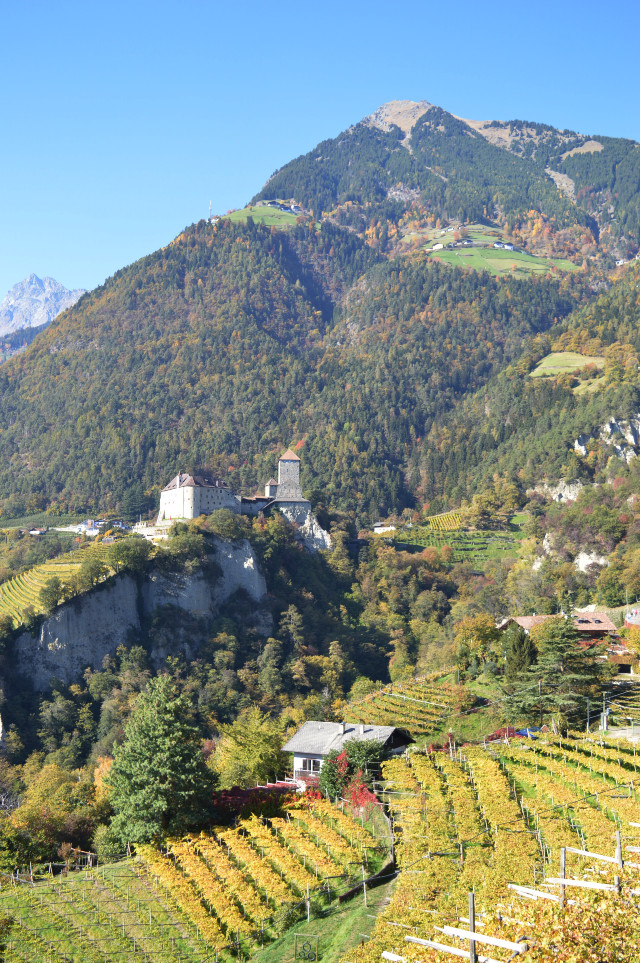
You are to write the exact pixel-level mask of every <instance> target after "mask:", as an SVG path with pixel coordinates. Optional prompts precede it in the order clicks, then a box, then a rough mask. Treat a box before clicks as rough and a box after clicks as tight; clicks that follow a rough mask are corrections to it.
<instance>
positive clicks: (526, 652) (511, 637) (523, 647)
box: [504, 623, 537, 685]
mask: <svg viewBox="0 0 640 963" xmlns="http://www.w3.org/2000/svg"><path fill="white" fill-rule="evenodd" d="M504 642H505V658H506V662H505V670H504V675H505V680H506V682H507V684H511V685H512V684H517V682H518V681H519V680H520V678H521V677H522V675H523V674H526V672H527V670H528V669H529V667H530V666H532V665H533V663H534V662H535V661H536V655H537V653H536V647H535V645H534V644H533V641H532V639H531V636H530V635H529V634H528V633H527V632H525V631H524V629H522V628H520V626H519V625H518V624H517V623H514V624H513V625H511V626H509V628H508V629H507V631H506V632H505V637H504Z"/></svg>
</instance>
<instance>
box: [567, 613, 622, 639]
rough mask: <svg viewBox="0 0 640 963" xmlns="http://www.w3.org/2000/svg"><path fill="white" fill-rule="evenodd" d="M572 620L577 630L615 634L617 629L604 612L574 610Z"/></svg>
mask: <svg viewBox="0 0 640 963" xmlns="http://www.w3.org/2000/svg"><path fill="white" fill-rule="evenodd" d="M573 621H574V624H575V627H576V628H577V629H578V631H579V632H613V633H614V634H616V633H617V631H618V630H617V629H616V627H615V625H614V624H613V622H612V621H611V619H610V618H609V616H608V615H606V614H605V613H604V612H575V613H574V615H573Z"/></svg>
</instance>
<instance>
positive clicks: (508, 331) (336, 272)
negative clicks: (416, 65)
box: [0, 102, 640, 522]
mask: <svg viewBox="0 0 640 963" xmlns="http://www.w3.org/2000/svg"><path fill="white" fill-rule="evenodd" d="M610 141H611V139H609V140H607V139H606V138H600V139H599V140H598V142H597V143H598V144H600V146H601V149H597V148H594V146H593V143H594V140H593V138H592V139H589V138H586V137H583V136H582V135H578V134H575V133H573V132H571V131H555V130H554V129H552V128H549V127H547V126H545V125H534V124H529V123H527V124H525V123H524V122H520V121H513V122H510V123H509V124H502V123H501V122H483V123H480V122H475V121H473V122H472V121H464V120H461V119H460V118H457V117H455V116H453V115H452V114H448V113H447V112H446V111H443V110H442V109H441V108H438V107H435V106H433V105H430V104H428V103H427V102H420V103H417V104H416V103H412V102H393V103H392V104H387V105H384V106H383V107H382V108H380V109H379V110H378V111H376V112H375V114H373V115H371V117H369V118H367V119H365V121H362V122H360V123H359V124H356V125H355V126H354V127H353V128H350V130H349V131H346V132H344V133H343V134H341V135H340V136H339V137H337V138H335V139H334V140H331V141H326V142H324V143H323V144H321V145H319V146H318V148H316V149H315V150H314V151H312V152H311V153H310V154H308V155H305V156H304V157H302V158H298V159H297V160H294V161H292V162H291V163H290V164H288V165H286V166H285V167H284V168H282V170H281V171H279V172H277V173H276V174H275V175H274V176H273V177H272V178H271V179H270V180H269V181H268V182H267V185H266V186H265V188H264V189H263V191H262V192H260V194H259V195H258V196H257V197H256V198H255V202H256V206H254V207H252V208H251V209H250V210H246V211H244V212H242V211H241V212H234V213H233V214H232V215H231V216H230V217H227V218H220V219H216V220H215V222H214V221H211V222H205V221H201V222H199V223H198V224H195V225H192V226H191V227H188V228H186V229H185V230H184V231H183V232H182V233H181V234H180V235H179V236H178V237H177V238H176V239H175V240H174V241H173V242H171V243H170V244H168V245H167V246H166V247H164V248H163V249H161V250H160V251H157V252H155V253H154V254H151V255H149V256H148V257H145V258H143V259H141V260H140V261H138V262H136V263H135V264H132V265H130V266H129V267H127V268H125V269H123V270H121V271H119V272H117V274H115V275H114V277H113V278H110V279H109V280H108V281H107V282H106V283H105V284H104V285H102V286H101V287H99V288H97V289H96V290H95V291H93V292H91V293H89V294H87V295H85V297H83V298H82V299H81V300H80V301H79V302H78V303H77V304H75V305H74V306H73V307H72V308H71V309H70V310H68V311H66V312H65V313H64V314H63V315H61V316H60V317H58V318H57V319H56V320H55V321H54V322H53V323H52V324H50V325H49V327H48V328H47V329H46V331H44V332H43V333H42V334H41V335H39V336H38V338H37V339H36V340H35V342H34V343H33V344H31V345H30V346H29V347H28V348H27V349H26V350H24V351H23V352H22V353H21V354H20V355H19V356H17V357H14V358H12V359H10V361H8V362H6V363H5V364H4V365H3V366H2V368H0V393H1V398H2V404H1V405H0V509H2V510H4V512H5V513H6V514H11V515H17V514H22V513H23V512H24V511H27V510H34V509H40V508H44V507H47V506H53V507H57V508H59V509H62V510H65V511H66V510H78V511H80V510H82V511H84V510H91V511H97V510H100V509H102V510H114V511H116V510H118V509H120V508H121V507H122V505H123V504H124V502H125V500H126V499H128V498H130V497H131V493H132V492H134V493H135V497H136V501H137V502H139V504H140V507H141V508H142V507H143V506H145V507H146V508H148V509H149V510H152V509H153V507H154V506H155V505H156V504H157V496H158V492H159V490H160V488H161V487H162V486H163V485H164V484H165V483H166V481H167V480H168V479H169V478H171V477H172V476H174V475H175V474H176V473H177V471H178V470H181V469H189V470H194V469H204V470H207V471H209V472H210V473H212V474H215V475H217V476H219V477H222V478H224V479H227V480H228V481H229V483H230V484H231V485H232V487H234V488H235V489H236V490H240V491H243V492H246V493H248V492H251V491H253V490H254V489H255V486H256V485H257V484H258V482H259V481H260V480H261V479H264V478H265V477H269V475H270V473H271V472H272V470H273V468H272V466H273V463H274V460H275V459H276V458H277V456H278V455H279V454H280V453H281V451H282V450H283V448H286V447H288V446H290V445H297V446H298V447H297V450H298V451H300V454H301V457H302V481H303V486H304V488H305V492H306V494H307V496H308V497H310V498H311V500H312V502H313V503H314V506H316V507H319V508H320V509H328V510H333V511H340V512H350V513H352V516H353V518H354V519H355V520H357V521H359V522H370V521H373V520H375V519H377V518H378V517H380V516H385V515H386V514H388V513H390V512H399V511H402V510H403V509H404V508H414V507H416V506H419V505H421V504H422V503H423V502H425V501H427V502H432V503H433V504H438V503H439V502H442V503H446V504H451V503H456V500H458V501H459V500H460V499H461V498H465V497H468V496H469V495H470V494H472V493H473V492H474V491H476V490H477V489H478V487H479V486H480V487H481V486H482V485H483V484H484V480H485V479H486V478H488V477H490V476H491V472H492V471H495V470H498V469H499V470H500V471H507V472H516V473H517V472H518V471H519V472H520V474H521V475H522V478H523V479H524V477H525V475H526V478H527V481H528V480H530V479H534V480H535V477H534V476H535V475H536V472H546V471H557V470H558V468H559V467H563V466H564V467H566V465H565V462H567V464H569V465H573V462H572V461H571V458H573V457H575V456H571V458H570V457H569V456H570V453H571V446H570V444H569V441H568V440H567V439H569V435H570V434H571V432H573V431H574V426H575V427H580V430H581V432H585V431H586V432H588V431H593V430H595V428H596V427H597V425H599V424H601V423H602V421H603V419H605V418H606V417H607V416H608V415H609V414H611V415H617V416H618V417H621V418H625V417H627V418H628V417H629V416H630V414H631V412H630V411H629V410H628V409H629V405H632V404H635V401H634V400H633V399H634V396H633V391H634V390H635V388H636V386H635V385H634V384H632V383H631V382H630V381H629V380H628V378H627V380H624V379H623V383H622V384H618V382H617V380H616V379H617V376H616V375H615V374H613V375H612V374H611V372H615V371H616V370H617V367H616V365H617V362H616V361H615V358H614V355H615V353H616V351H622V352H623V353H624V351H625V350H627V348H626V347H625V345H627V346H629V345H630V346H631V349H633V344H632V342H633V339H634V337H635V335H634V333H633V332H634V330H635V328H634V324H635V321H634V318H635V309H633V308H632V304H633V298H634V297H635V292H636V290H637V271H636V270H635V269H633V268H632V267H630V266H629V265H626V266H623V267H622V268H617V269H616V268H615V265H614V262H613V257H612V252H615V251H616V250H617V248H616V245H618V246H620V245H622V246H624V245H626V248H625V250H631V249H632V242H631V240H630V235H631V234H632V233H633V223H634V222H633V217H634V213H633V212H634V210H636V208H637V203H638V194H637V193H635V194H634V192H633V191H632V190H631V189H629V191H627V193H625V191H624V190H622V187H623V180H624V178H623V175H622V173H620V172H624V171H627V172H629V171H630V172H631V174H630V175H629V178H630V179H627V180H626V181H624V183H627V184H631V183H632V181H633V176H635V174H634V173H633V172H636V173H637V170H638V167H637V163H638V157H639V156H640V155H639V151H638V145H635V144H634V143H633V142H631V141H622V140H620V141H615V143H613V142H611V143H610ZM616 157H617V158H618V160H617V161H616V162H615V163H614V162H613V159H615V158H616ZM605 161H606V163H609V162H611V163H613V168H612V170H613V173H612V177H613V180H611V179H610V180H609V182H608V183H609V187H608V188H607V190H609V188H616V191H615V193H616V194H617V195H618V196H617V197H616V198H613V199H612V200H611V203H609V202H608V200H607V201H606V203H607V204H608V206H607V207H606V212H607V213H606V217H608V219H609V220H608V222H606V218H605V217H604V214H603V209H602V207H601V200H598V198H600V199H602V198H603V197H604V194H603V190H604V188H602V185H601V183H600V181H597V178H596V177H595V174H597V171H598V170H599V169H600V168H598V167H597V165H598V164H600V165H602V164H604V163H605ZM566 165H569V167H567V166H566ZM581 165H582V166H581ZM585 165H586V166H585ZM634 165H635V166H634ZM569 169H570V171H571V173H568V172H567V171H568V170H569ZM549 171H551V172H552V173H555V174H558V175H562V177H566V178H569V177H571V178H572V182H573V183H574V185H576V187H579V189H576V191H575V196H574V197H571V196H569V193H570V192H569V191H568V189H567V182H566V181H561V183H562V184H564V189H563V190H560V189H559V187H558V184H557V183H556V180H554V177H553V176H551V174H550V173H549ZM591 174H593V175H594V178H593V184H592V185H591V187H592V189H591V188H590V189H589V190H586V188H584V185H585V184H586V183H587V180H588V178H589V176H591ZM625 176H626V175H625ZM599 184H600V186H598V185H599ZM617 188H619V190H618V189H617ZM605 194H606V192H605ZM587 195H588V198H590V200H589V201H588V203H587V199H588V198H587ZM607 197H608V195H607ZM285 198H286V199H288V201H285V200H284V199H285ZM292 199H294V200H295V201H296V202H297V203H296V204H295V205H292ZM583 202H584V203H583ZM603 203H604V202H603ZM610 208H611V209H612V211H613V216H612V214H611V212H610V210H609V209H610ZM603 218H604V219H603ZM623 223H624V231H623V230H622V229H621V225H622V224H623ZM625 232H626V233H625ZM445 235H446V236H445ZM623 235H624V236H623ZM440 238H442V240H440ZM449 239H450V240H449ZM506 239H508V243H507V240H506ZM436 241H437V242H438V243H435V242H436ZM465 245H467V247H465ZM468 246H470V247H471V251H470V250H469V247H468ZM505 247H508V248H509V250H508V251H507V250H505ZM494 248H502V251H499V252H497V253H496V252H495V251H494ZM548 251H552V252H555V255H557V254H558V253H560V252H561V253H562V254H563V257H562V258H560V257H557V256H554V257H552V256H547V254H546V253H545V252H548ZM467 253H472V254H473V257H474V259H475V260H465V255H466V254H467ZM481 254H482V255H483V257H484V259H482V258H480V255H481ZM445 255H446V257H445ZM501 257H502V258H503V259H502V260H500V258H501ZM447 258H448V260H447ZM485 266H486V267H487V269H485ZM471 268H477V269H471ZM623 291H627V292H628V296H627V301H628V305H627V307H624V306H623V307H624V310H623V315H622V317H621V318H619V319H617V318H616V311H618V310H619V308H620V305H621V304H622V301H624V297H623V296H622V295H620V297H621V298H622V301H620V300H617V298H618V295H617V294H616V292H623ZM593 311H596V312H597V316H598V318H599V320H598V323H597V324H596V325H595V328H593V331H592V335H591V336H590V337H587V336H586V335H585V339H584V345H586V346H587V348H588V344H589V341H590V339H591V340H593V339H594V338H596V339H599V340H598V345H599V347H598V351H597V352H595V349H594V351H592V352H591V353H592V354H593V353H594V352H595V353H598V354H599V353H603V354H607V353H609V354H610V355H611V358H610V360H609V361H607V364H608V366H609V367H608V373H607V376H606V378H605V380H604V382H602V383H601V382H598V381H597V380H596V381H594V382H593V384H592V385H591V387H590V389H589V392H587V393H584V394H579V393H575V392H574V391H573V389H572V388H571V387H570V386H568V385H565V384H564V383H562V382H561V381H558V380H557V379H555V380H554V379H538V380H535V379H532V378H530V377H529V373H530V371H531V370H532V367H533V365H534V364H535V363H537V360H541V359H542V358H543V357H544V355H545V354H547V353H548V352H549V351H550V350H551V348H552V345H554V344H555V343H556V342H558V343H560V344H564V343H565V341H566V339H567V338H569V340H570V338H571V332H572V331H573V330H574V329H575V330H576V331H583V330H585V331H586V330H587V329H589V324H591V323H592V322H591V321H590V320H589V319H591V318H592V317H593ZM624 319H627V320H625V321H624V323H622V321H623V320H624ZM629 319H630V320H629ZM589 330H591V329H589ZM563 338H564V339H565V341H562V339H563ZM618 342H620V343H621V344H622V347H620V348H616V347H615V344H616V343H618ZM567 343H568V342H567ZM576 344H578V348H577V349H576V348H575V346H574V347H573V348H571V350H578V351H581V350H582V347H580V345H582V341H581V340H580V338H578V340H577V341H576ZM600 349H601V350H600ZM561 350H565V349H561ZM585 350H586V348H585ZM634 350H635V349H634ZM587 353H588V352H587ZM625 364H626V362H624V364H623V368H624V369H625V371H626V372H627V375H628V374H629V372H632V370H633V368H632V366H631V367H629V366H628V365H627V367H626V368H625ZM618 367H619V366H618ZM625 377H626V376H625ZM636 380H637V379H636ZM592 389H593V390H592ZM518 392H520V395H518ZM616 392H617V394H616ZM487 399H488V400H487ZM556 402H557V407H554V405H556ZM511 406H513V410H512V408H511ZM540 406H541V407H540ZM636 410H637V409H636ZM539 411H541V412H542V413H543V414H544V415H545V417H547V416H548V417H549V418H550V419H551V420H552V421H553V423H554V424H556V423H557V424H560V422H561V423H562V424H564V425H565V426H566V432H565V434H566V436H567V437H566V438H565V435H562V439H563V440H562V441H561V442H559V443H558V444H559V447H558V445H556V446H555V447H553V445H552V444H551V442H552V441H553V438H552V437H551V436H548V437H547V441H548V442H549V447H548V448H547V449H545V450H544V451H543V452H542V453H541V457H540V459H539V462H540V463H539V464H538V465H536V463H535V459H531V458H529V459H524V460H525V461H526V466H527V467H526V471H524V469H523V456H522V454H521V451H522V450H524V451H527V450H531V451H533V450H534V449H535V448H536V444H535V435H536V432H538V431H540V430H541V426H542V425H543V422H542V421H541V420H537V414H538V412H539ZM568 411H572V412H573V413H574V415H575V417H574V418H573V421H572V423H571V425H569V423H568V422H567V421H566V418H565V414H566V412H568ZM519 412H522V413H523V414H522V417H520V415H519V414H518V413H519ZM554 419H555V421H554ZM558 419H559V420H558ZM544 424H546V422H545V423H544ZM563 430H564V429H563ZM554 437H556V436H554ZM557 438H560V435H557ZM569 440H570V439H569ZM509 445H511V447H509ZM567 445H568V446H569V447H567ZM562 446H564V447H562ZM552 452H553V453H554V456H557V457H556V460H555V461H552V459H551V453H552Z"/></svg>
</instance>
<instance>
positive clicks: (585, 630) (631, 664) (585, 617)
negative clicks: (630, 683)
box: [498, 611, 640, 677]
mask: <svg viewBox="0 0 640 963" xmlns="http://www.w3.org/2000/svg"><path fill="white" fill-rule="evenodd" d="M557 618H562V616H558V615H512V616H509V617H508V618H506V619H503V620H502V622H500V623H499V624H498V629H500V630H504V629H508V628H509V626H510V625H513V624H516V625H519V626H520V628H521V629H524V631H525V632H526V633H527V635H528V634H529V632H530V631H531V629H532V628H534V626H536V625H540V624H541V623H542V622H546V621H547V620H548V619H557ZM571 619H572V621H573V624H574V626H575V627H576V629H577V630H578V632H579V633H580V640H579V641H580V645H581V646H582V647H583V648H585V649H586V648H589V647H590V646H592V645H595V644H596V643H597V642H602V643H604V644H605V645H606V647H607V650H606V655H605V656H603V658H605V659H606V660H607V662H610V663H611V664H612V665H614V666H615V667H616V672H617V674H618V675H630V676H632V677H635V676H636V675H637V674H639V673H640V665H638V657H637V656H635V655H634V654H633V652H631V650H630V649H628V648H627V646H626V643H625V642H624V641H623V640H622V639H621V638H620V636H619V634H618V630H617V628H616V626H615V625H614V624H613V622H612V621H611V619H610V618H609V616H608V615H607V614H606V613H605V612H579V611H576V612H574V613H573V615H572V616H571ZM626 624H627V622H626V620H625V625H626Z"/></svg>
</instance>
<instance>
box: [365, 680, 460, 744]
mask: <svg viewBox="0 0 640 963" xmlns="http://www.w3.org/2000/svg"><path fill="white" fill-rule="evenodd" d="M443 675H444V673H442V672H439V673H436V674H433V675H429V676H422V677H421V678H418V679H410V680H406V681H403V682H392V683H391V684H390V685H386V686H384V688H382V689H379V690H378V691H377V692H372V693H371V694H370V695H368V696H366V697H365V698H364V699H362V700H361V701H359V702H353V703H351V705H350V706H349V707H348V709H347V715H348V717H349V720H350V721H353V722H367V723H373V725H378V726H399V727H400V728H402V729H407V730H408V731H409V732H410V733H412V734H413V735H427V734H429V733H431V732H434V731H435V730H437V729H438V728H440V726H441V725H442V724H443V722H444V721H445V719H446V718H447V716H448V715H449V714H450V713H452V712H455V711H459V710H460V709H461V708H462V707H463V704H466V701H468V700H469V698H470V696H469V694H468V693H466V692H465V690H463V689H462V687H461V686H456V685H451V684H450V683H445V682H442V678H443Z"/></svg>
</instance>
